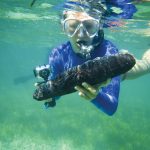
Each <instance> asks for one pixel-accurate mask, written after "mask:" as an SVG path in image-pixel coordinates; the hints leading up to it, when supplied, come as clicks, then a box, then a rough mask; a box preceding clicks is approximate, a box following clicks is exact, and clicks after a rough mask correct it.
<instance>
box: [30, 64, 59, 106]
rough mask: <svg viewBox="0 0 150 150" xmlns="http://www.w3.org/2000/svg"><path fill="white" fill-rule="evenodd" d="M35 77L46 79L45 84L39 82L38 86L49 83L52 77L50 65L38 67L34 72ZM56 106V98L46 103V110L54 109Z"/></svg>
mask: <svg viewBox="0 0 150 150" xmlns="http://www.w3.org/2000/svg"><path fill="white" fill-rule="evenodd" d="M33 73H34V76H35V77H36V78H42V79H44V81H43V82H37V85H40V84H42V83H46V82H47V81H48V77H49V75H50V66H49V65H43V66H37V67H36V68H35V69H34V70H33ZM55 105H56V102H55V98H52V99H48V100H46V101H45V103H44V106H45V108H46V109H47V108H49V107H54V106H55Z"/></svg>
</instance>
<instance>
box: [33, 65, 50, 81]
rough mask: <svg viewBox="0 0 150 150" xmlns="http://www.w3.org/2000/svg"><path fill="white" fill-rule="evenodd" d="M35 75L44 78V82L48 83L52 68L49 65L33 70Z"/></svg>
mask: <svg viewBox="0 0 150 150" xmlns="http://www.w3.org/2000/svg"><path fill="white" fill-rule="evenodd" d="M33 73H34V76H35V77H37V78H43V79H44V81H47V80H48V77H49V75H50V66H49V65H43V66H37V67H36V68H35V69H34V70H33Z"/></svg>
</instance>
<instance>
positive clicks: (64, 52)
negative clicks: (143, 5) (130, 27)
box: [37, 0, 150, 115]
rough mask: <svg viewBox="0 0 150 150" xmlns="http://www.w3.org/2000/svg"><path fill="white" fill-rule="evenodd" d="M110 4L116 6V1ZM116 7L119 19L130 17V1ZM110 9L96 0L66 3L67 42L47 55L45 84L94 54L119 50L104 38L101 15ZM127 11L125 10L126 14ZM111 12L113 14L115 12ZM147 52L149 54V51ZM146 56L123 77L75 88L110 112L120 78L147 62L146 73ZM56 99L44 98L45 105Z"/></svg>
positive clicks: (101, 108)
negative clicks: (119, 9)
mask: <svg viewBox="0 0 150 150" xmlns="http://www.w3.org/2000/svg"><path fill="white" fill-rule="evenodd" d="M112 3H114V5H116V3H117V2H112ZM121 3H123V2H121ZM117 6H120V8H122V10H123V12H122V13H121V14H118V16H119V17H120V16H122V18H131V17H132V15H133V13H134V12H135V11H136V10H135V7H134V6H133V5H132V4H126V5H125V6H128V7H125V6H124V5H122V4H117ZM109 9H110V6H109V7H107V5H105V1H99V0H72V1H70V0H69V1H66V2H65V4H64V10H63V13H62V19H61V24H62V26H63V30H64V32H65V33H66V34H67V36H68V37H69V41H67V42H66V43H64V44H62V45H60V46H58V47H57V48H54V49H53V50H52V51H51V54H50V55H49V66H50V75H49V76H47V80H46V82H47V83H48V80H53V79H55V77H56V76H57V75H59V74H60V73H62V72H64V71H66V70H68V69H69V68H72V67H74V66H78V65H81V64H83V63H84V62H86V61H88V60H93V59H95V58H96V57H103V56H110V55H114V54H117V53H118V49H117V48H116V46H115V45H114V44H113V43H111V42H110V41H108V40H106V39H105V38H104V32H103V27H104V26H107V24H105V22H104V21H105V20H104V16H105V15H107V16H110V12H109V11H108V10H109ZM129 10H130V11H129ZM127 11H128V13H126V12H127ZM112 14H113V15H114V16H116V14H115V13H112ZM111 17H112V16H111ZM148 55H149V56H150V52H149V53H148ZM146 57H147V54H146V56H144V57H143V59H144V63H143V61H142V60H141V61H140V60H139V61H137V62H139V63H136V65H135V67H134V68H133V69H131V70H130V71H129V72H127V73H126V74H124V75H122V76H117V77H113V78H112V79H109V80H107V81H106V82H105V83H102V84H99V85H95V86H92V85H90V84H89V83H86V82H83V83H82V86H75V87H74V88H75V89H76V90H77V91H78V94H79V96H80V97H82V98H83V99H85V100H87V101H90V102H91V103H93V104H94V105H95V106H96V107H97V108H98V109H100V110H101V111H103V112H104V113H106V114H108V115H113V114H114V113H115V112H116V110H117V106H118V98H119V90H120V82H121V80H125V79H131V78H133V77H135V74H137V72H139V74H138V75H139V76H140V75H141V74H143V71H139V68H141V64H146V65H145V72H144V73H147V70H150V65H147V63H146V62H148V63H149V64H150V61H149V58H146ZM145 58H146V60H145ZM141 62H142V63H141ZM137 64H138V65H137ZM142 68H144V67H142ZM143 70H144V69H143ZM141 72H142V73H141ZM138 75H137V76H138ZM40 88H41V87H40V85H37V89H38V92H39V93H37V94H42V92H41V90H40ZM45 90H46V89H45ZM59 98H60V97H53V98H52V99H49V100H48V101H46V102H45V106H46V108H48V107H53V106H55V105H56V100H57V99H59Z"/></svg>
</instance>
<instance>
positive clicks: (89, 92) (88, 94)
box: [75, 79, 110, 101]
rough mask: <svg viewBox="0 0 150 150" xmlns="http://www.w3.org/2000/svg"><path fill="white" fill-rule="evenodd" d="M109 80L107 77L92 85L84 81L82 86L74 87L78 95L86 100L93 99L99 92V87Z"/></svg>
mask: <svg viewBox="0 0 150 150" xmlns="http://www.w3.org/2000/svg"><path fill="white" fill-rule="evenodd" d="M109 82H110V79H108V80H107V81H105V82H103V83H101V84H98V85H95V86H92V85H90V84H88V83H86V82H83V83H82V86H75V89H76V90H77V91H78V92H79V93H78V94H79V96H81V97H83V98H84V99H86V100H89V101H91V100H93V99H94V98H96V96H97V94H98V93H99V90H100V88H102V87H104V86H106V85H107V84H108V83H109Z"/></svg>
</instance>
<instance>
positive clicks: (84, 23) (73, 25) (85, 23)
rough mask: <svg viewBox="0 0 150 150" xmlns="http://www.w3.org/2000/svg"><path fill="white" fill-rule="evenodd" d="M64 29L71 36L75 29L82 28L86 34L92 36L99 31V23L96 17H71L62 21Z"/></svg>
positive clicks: (75, 31)
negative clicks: (80, 18) (79, 18)
mask: <svg viewBox="0 0 150 150" xmlns="http://www.w3.org/2000/svg"><path fill="white" fill-rule="evenodd" d="M63 27H64V31H65V32H66V34H67V35H68V36H69V37H73V36H74V35H75V34H76V33H77V31H79V30H82V31H84V32H86V34H87V35H88V36H89V37H90V38H93V37H94V36H95V35H96V34H97V32H98V31H99V28H100V25H99V20H97V19H82V20H78V19H73V18H67V19H65V20H64V21H63Z"/></svg>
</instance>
